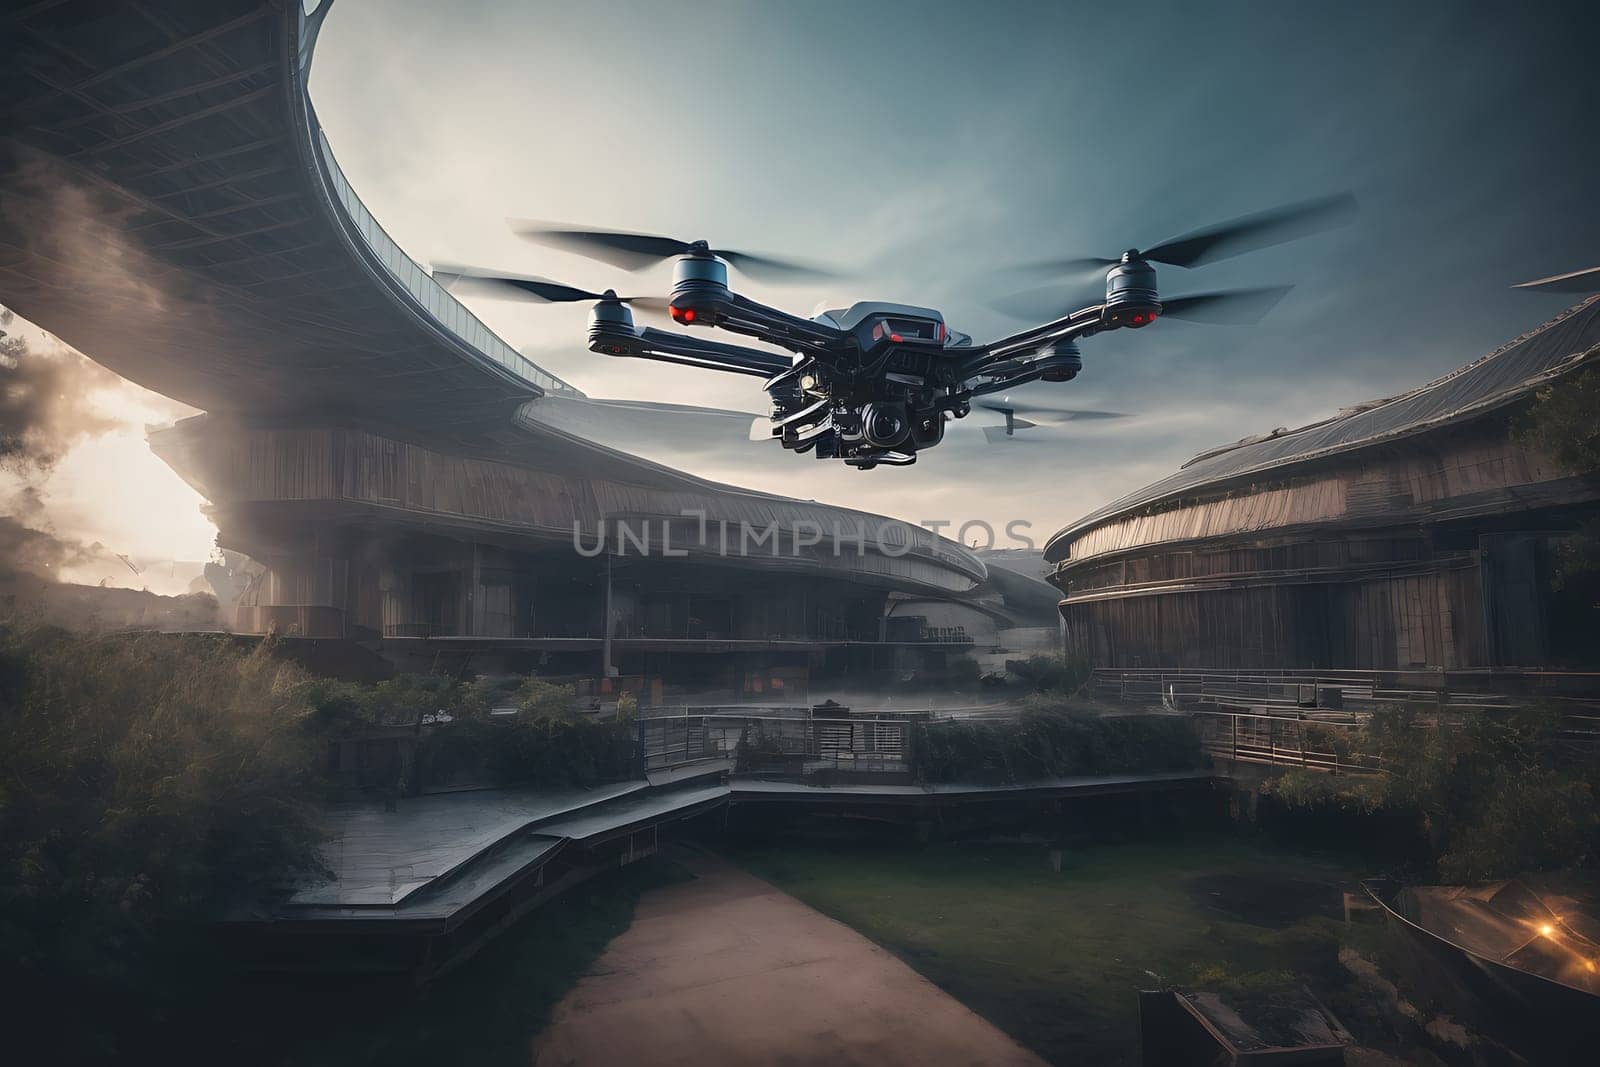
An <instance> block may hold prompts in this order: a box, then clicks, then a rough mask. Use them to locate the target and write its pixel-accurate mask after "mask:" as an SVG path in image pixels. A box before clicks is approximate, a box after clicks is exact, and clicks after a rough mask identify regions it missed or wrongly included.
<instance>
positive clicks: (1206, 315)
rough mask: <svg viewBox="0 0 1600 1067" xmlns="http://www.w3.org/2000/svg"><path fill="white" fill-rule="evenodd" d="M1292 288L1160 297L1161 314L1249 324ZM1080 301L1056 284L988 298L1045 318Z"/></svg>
mask: <svg viewBox="0 0 1600 1067" xmlns="http://www.w3.org/2000/svg"><path fill="white" fill-rule="evenodd" d="M1293 288H1294V286H1292V285H1269V286H1265V287H1264V288H1260V289H1222V290H1219V291H1217V292H1214V293H1195V294H1193V295H1192V296H1174V297H1162V298H1161V316H1162V318H1170V319H1187V320H1189V321H1191V322H1208V323H1212V324H1213V325H1217V326H1253V325H1255V324H1256V323H1257V322H1260V321H1261V317H1262V316H1263V315H1265V314H1266V313H1267V312H1269V311H1271V310H1272V309H1273V308H1274V307H1275V306H1276V305H1277V303H1278V301H1280V300H1282V299H1283V298H1284V297H1285V296H1287V295H1288V293H1289V290H1290V289H1293ZM1084 304H1085V302H1084V301H1082V300H1077V301H1069V302H1065V303H1064V302H1063V300H1062V296H1061V287H1060V286H1058V285H1050V286H1044V287H1042V288H1039V289H1029V290H1028V291H1026V292H1022V293H1014V294H1012V295H1011V296H1007V297H1001V298H1000V299H998V300H994V301H991V302H990V306H991V307H993V308H994V309H995V310H996V311H999V312H1002V313H1004V314H1006V315H1011V316H1013V317H1015V318H1019V319H1047V320H1048V319H1056V318H1060V317H1061V316H1063V315H1068V314H1071V313H1072V312H1074V311H1076V310H1077V309H1078V308H1080V307H1083V306H1084Z"/></svg>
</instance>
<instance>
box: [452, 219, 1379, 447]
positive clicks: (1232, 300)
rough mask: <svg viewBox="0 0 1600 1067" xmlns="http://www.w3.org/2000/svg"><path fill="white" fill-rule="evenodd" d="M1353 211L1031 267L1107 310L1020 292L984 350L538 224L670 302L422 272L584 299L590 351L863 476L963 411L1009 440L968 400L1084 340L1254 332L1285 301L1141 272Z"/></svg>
mask: <svg viewBox="0 0 1600 1067" xmlns="http://www.w3.org/2000/svg"><path fill="white" fill-rule="evenodd" d="M1353 207H1354V200H1353V198H1351V197H1350V196H1348V195H1340V196H1334V197H1327V198H1322V199H1318V200H1311V201H1304V202H1301V203H1297V204H1290V205H1287V206H1285V207H1280V208H1276V209H1274V210H1271V211H1266V212H1261V213H1259V214H1255V215H1248V216H1245V217H1243V218H1238V219H1234V220H1232V221H1231V222H1226V223H1222V224H1220V225H1216V226H1210V227H1206V228H1204V229H1200V230H1195V231H1193V232H1190V233H1187V234H1185V235H1183V236H1181V237H1176V238H1173V239H1172V240H1170V241H1166V242H1163V243H1162V244H1158V245H1155V246H1154V247H1151V248H1146V249H1144V250H1142V251H1141V250H1139V249H1129V250H1128V251H1126V252H1124V253H1122V255H1121V256H1119V257H1117V258H1116V259H1074V260H1057V261H1051V262H1048V263H1039V264H1033V265H1031V266H1030V267H1027V268H1024V269H1026V270H1036V271H1041V270H1042V271H1048V272H1050V273H1052V274H1055V275H1063V274H1068V273H1070V272H1074V271H1081V270H1083V269H1085V268H1094V269H1095V270H1096V271H1099V270H1102V269H1103V270H1104V271H1105V299H1104V301H1103V302H1100V303H1095V304H1092V305H1090V306H1087V307H1082V308H1077V309H1073V308H1072V307H1071V306H1070V305H1067V306H1062V304H1063V297H1062V293H1063V286H1062V284H1061V283H1057V284H1055V285H1052V286H1049V287H1047V288H1045V289H1043V290H1037V291H1034V292H1030V293H1022V294H1018V295H1017V296H1016V297H1015V298H1013V299H1011V300H1010V301H1007V302H1005V303H1004V304H1002V305H1000V309H1001V310H1005V311H1008V312H1010V313H1013V314H1017V315H1019V316H1036V317H1038V318H1043V319H1046V320H1047V321H1044V322H1042V323H1041V324H1040V325H1035V326H1030V327H1028V328H1026V329H1023V330H1019V331H1018V332H1016V333H1012V334H1009V335H1007V336H1005V337H1001V338H999V339H998V340H994V341H989V342H987V343H983V344H975V343H974V342H973V340H972V338H971V337H970V336H968V335H967V334H964V333H960V332H958V331H956V330H953V329H951V328H950V327H949V326H947V325H946V323H945V320H944V316H943V315H942V314H940V312H938V311H936V310H934V309H933V308H925V307H916V306H913V305H909V304H897V303H888V302H884V301H862V302H859V303H855V304H852V305H851V306H850V307H848V308H841V309H837V310H829V311H822V312H820V313H818V314H817V315H816V316H814V317H812V318H809V319H808V318H801V317H799V316H797V315H792V314H790V313H788V312H786V311H782V310H779V309H778V308H774V307H769V306H767V305H766V304H762V303H759V302H758V301H755V300H752V299H750V298H748V297H745V296H742V295H740V294H739V293H737V292H735V291H734V290H733V289H731V288H730V287H729V284H728V269H729V268H730V267H732V268H734V269H736V270H738V271H740V272H742V273H744V274H747V275H750V276H751V277H754V278H758V279H761V278H766V279H775V280H776V279H785V280H786V279H796V278H814V277H819V276H827V272H825V271H822V270H820V269H818V268H816V267H814V266H810V265H808V264H803V263H798V262H792V261H787V260H781V259H775V258H773V257H770V256H764V255H757V254H754V253H751V252H742V251H737V250H734V249H727V248H714V247H712V246H711V245H710V244H709V243H707V242H706V241H680V240H677V239H674V238H670V237H656V236H651V235H647V234H638V233H624V232H620V231H616V230H600V229H580V228H576V227H570V226H562V225H549V224H533V223H523V224H517V225H516V227H515V228H516V229H517V232H519V233H520V234H521V235H522V236H524V237H526V238H529V239H531V240H533V241H536V242H539V243H542V244H545V245H549V246H553V247H556V248H560V249H563V250H566V251H571V252H576V253H579V254H581V255H584V256H587V257H589V258H592V259H596V260H599V261H601V262H604V263H607V264H609V265H611V266H614V267H618V268H622V269H625V270H639V269H642V268H643V267H646V266H649V265H651V264H653V263H657V262H660V261H662V260H666V259H672V260H673V261H674V263H673V284H672V295H671V297H670V298H669V299H667V300H659V299H652V298H649V297H638V296H621V295H618V293H617V291H616V290H615V289H607V290H606V291H605V292H603V293H595V292H590V291H588V290H585V289H579V288H575V287H573V286H570V285H562V284H560V283H558V282H552V281H548V280H546V279H543V278H534V277H526V276H521V277H519V276H510V275H503V274H495V273H490V272H484V271H480V270H477V269H474V268H468V267H438V268H436V269H435V272H434V274H435V277H437V278H439V279H440V280H441V281H442V282H444V283H445V284H447V285H448V284H451V283H452V282H454V281H456V280H458V279H464V278H465V279H472V280H473V281H474V282H476V283H480V284H481V283H488V284H490V285H492V286H494V287H496V288H497V289H500V290H502V291H506V292H515V293H517V294H520V295H525V296H530V297H533V298H535V299H538V300H543V301H552V302H571V301H593V302H594V307H593V308H592V309H591V311H590V313H589V334H588V338H589V348H590V350H591V351H593V352H597V353H600V354H602V355H607V356H619V357H632V358H637V359H651V360H656V361H659V362H663V363H674V364H681V365H684V366H691V367H703V368H709V369H711V370H718V371H726V372H728V373H731V374H745V375H750V376H752V377H757V378H761V379H762V380H763V388H764V389H765V390H766V392H767V394H768V396H769V397H770V398H771V402H772V408H771V416H770V423H769V425H768V426H766V427H764V431H765V434H766V435H768V436H770V437H771V438H773V439H775V440H777V441H778V442H780V443H781V444H782V445H783V447H784V448H786V449H790V450H792V451H794V452H799V453H805V452H809V453H811V454H812V455H814V456H816V457H817V458H819V459H833V460H841V461H843V462H844V463H847V464H849V465H850V466H852V467H857V468H860V469H863V470H870V469H872V468H873V467H876V466H878V465H880V464H882V465H893V466H906V465H909V464H911V463H914V462H916V459H917V454H918V453H919V452H921V451H923V450H925V449H929V448H932V447H934V446H935V445H937V444H939V442H940V441H941V440H943V438H944V431H945V423H946V421H947V420H949V419H960V418H964V417H966V416H967V415H968V414H970V413H971V411H972V409H973V407H974V405H975V404H978V405H979V406H987V407H990V408H991V409H992V410H996V411H1000V412H1001V413H1002V414H1005V415H1006V424H1005V427H1004V433H1005V436H1006V437H1011V436H1012V435H1013V434H1014V433H1015V431H1016V429H1017V428H1018V427H1019V425H1021V426H1022V428H1028V427H1029V426H1032V425H1033V424H1031V423H1026V420H1021V422H1020V423H1019V420H1018V419H1017V418H1016V415H1017V413H1018V411H1019V410H1020V409H1019V408H1018V407H1017V406H1016V405H1015V404H989V403H980V398H982V397H987V396H991V395H992V394H996V393H1002V394H1003V393H1006V392H1008V391H1010V390H1013V389H1016V388H1017V387H1018V386H1021V385H1024V384H1027V383H1029V382H1034V381H1043V382H1068V381H1071V380H1072V379H1073V378H1075V377H1077V375H1078V372H1079V371H1080V370H1082V369H1083V359H1082V356H1081V355H1080V353H1079V351H1078V345H1077V342H1079V341H1081V340H1083V339H1084V338H1087V337H1091V336H1093V335H1095V334H1098V333H1105V332H1107V331H1110V330H1121V329H1134V330H1137V329H1142V328H1144V327H1147V326H1149V325H1151V324H1153V323H1154V322H1155V321H1156V320H1157V319H1158V318H1176V319H1190V320H1194V321H1199V322H1212V323H1232V324H1248V323H1253V322H1255V321H1257V320H1259V319H1260V317H1261V316H1262V315H1264V314H1265V313H1266V312H1267V311H1268V310H1269V309H1270V308H1271V307H1272V306H1273V305H1274V304H1276V303H1277V302H1278V300H1280V299H1282V297H1283V296H1284V294H1285V293H1287V292H1288V287H1287V286H1273V287H1269V288H1261V289H1239V290H1225V291H1219V292H1209V293H1197V294H1193V295H1189V296H1180V297H1176V298H1166V299H1163V298H1162V297H1161V296H1160V294H1159V291H1158V289H1157V286H1156V269H1155V266H1154V264H1157V263H1160V264H1166V265H1170V266H1176V267H1186V268H1187V267H1198V266H1201V265H1203V264H1207V263H1212V262H1216V261H1218V260H1222V259H1227V258H1229V257H1231V256H1235V255H1238V254H1240V253H1243V252H1248V251H1252V250H1254V249H1258V248H1264V247H1267V246H1269V245H1275V244H1279V243H1282V242H1284V241H1288V240H1292V239H1294V238H1297V237H1302V236H1305V235H1307V234H1310V233H1313V232H1316V231H1318V230H1321V229H1326V228H1328V227H1330V226H1332V225H1335V224H1337V223H1338V222H1340V221H1342V220H1343V218H1344V217H1345V216H1346V215H1347V214H1348V213H1349V212H1350V211H1351V209H1352V208H1353ZM630 309H637V310H640V311H643V312H656V313H659V312H661V311H665V312H666V314H667V315H668V316H670V318H671V319H672V321H674V322H676V323H678V324H679V325H681V326H685V327H691V328H693V327H704V328H713V327H714V328H716V329H720V330H724V331H726V332H728V333H734V334H741V335H743V336H745V337H751V338H754V339H756V340H758V341H762V342H765V343H767V344H770V345H774V346H776V347H778V348H782V349H787V350H788V353H789V354H784V353H779V352H771V351H763V350H761V349H756V348H748V347H745V346H742V345H736V344H728V343H725V342H720V341H713V340H709V339H702V338H698V337H693V336H690V335H688V334H687V333H684V332H679V331H670V330H661V329H656V328H654V327H650V326H645V327H640V326H636V325H635V324H634V319H633V312H632V310H630ZM1058 410H1059V409H1058ZM1068 414H1069V415H1079V416H1088V415H1091V414H1095V413H1084V412H1077V413H1072V412H1069V413H1068ZM986 429H994V430H1000V429H1001V428H1000V427H990V428H986ZM989 436H990V439H991V440H996V439H997V438H996V435H994V434H990V435H989Z"/></svg>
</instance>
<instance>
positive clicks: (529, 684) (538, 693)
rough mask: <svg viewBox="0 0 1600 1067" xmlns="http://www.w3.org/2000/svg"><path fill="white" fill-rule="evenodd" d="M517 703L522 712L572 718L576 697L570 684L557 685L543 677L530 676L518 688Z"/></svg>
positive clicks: (532, 714)
mask: <svg viewBox="0 0 1600 1067" xmlns="http://www.w3.org/2000/svg"><path fill="white" fill-rule="evenodd" d="M514 699H515V701H516V705H517V707H518V708H520V709H521V710H522V714H524V715H531V716H534V717H535V718H543V719H570V718H572V715H573V708H572V704H573V701H574V699H576V695H575V692H574V690H573V688H572V686H570V685H556V684H555V683H554V682H547V681H545V680H544V679H543V678H536V677H533V676H531V675H530V676H529V677H528V679H527V680H526V681H524V682H523V683H522V685H521V686H520V687H519V688H518V689H517V692H516V696H515V698H514Z"/></svg>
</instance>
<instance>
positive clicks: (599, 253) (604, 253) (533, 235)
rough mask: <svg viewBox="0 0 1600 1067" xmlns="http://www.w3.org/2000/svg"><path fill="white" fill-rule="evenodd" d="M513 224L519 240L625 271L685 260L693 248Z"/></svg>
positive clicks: (646, 237)
mask: <svg viewBox="0 0 1600 1067" xmlns="http://www.w3.org/2000/svg"><path fill="white" fill-rule="evenodd" d="M510 222H511V229H512V232H513V233H515V234H516V235H517V236H519V237H524V238H526V239H528V240H530V241H533V242H534V243H536V244H542V245H549V246H550V247H551V248H559V249H561V250H562V251H563V252H575V253H577V254H578V255H580V256H586V257H588V258H589V259H597V260H599V261H600V262H602V263H607V264H610V265H611V266H613V267H620V268H621V269H623V270H642V269H643V268H645V267H648V266H650V265H651V264H653V263H658V262H660V261H661V260H663V259H667V258H669V257H671V256H681V255H682V254H683V253H685V252H687V251H689V247H690V246H689V242H687V241H679V240H677V239H676V238H673V237H656V236H654V235H652V234H645V233H625V232H623V231H621V230H602V229H595V228H592V227H578V226H566V225H563V224H561V223H551V222H539V221H537V220H532V219H512V220H510Z"/></svg>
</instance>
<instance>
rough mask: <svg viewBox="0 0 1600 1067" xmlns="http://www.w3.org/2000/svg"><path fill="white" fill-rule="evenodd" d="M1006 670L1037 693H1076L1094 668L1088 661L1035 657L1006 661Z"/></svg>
mask: <svg viewBox="0 0 1600 1067" xmlns="http://www.w3.org/2000/svg"><path fill="white" fill-rule="evenodd" d="M1006 670H1007V671H1009V672H1010V673H1012V674H1014V675H1016V676H1017V677H1018V678H1020V679H1022V681H1023V683H1024V684H1026V685H1027V686H1028V688H1030V689H1032V690H1033V691H1034V692H1035V693H1058V694H1067V695H1070V694H1072V693H1076V692H1077V691H1078V690H1079V689H1081V688H1083V683H1084V682H1086V681H1088V680H1089V675H1090V674H1091V673H1092V672H1093V668H1092V667H1091V666H1090V665H1089V663H1088V661H1087V660H1081V659H1063V658H1062V657H1060V656H1047V655H1033V656H1029V657H1028V658H1027V659H1013V660H1007V661H1006Z"/></svg>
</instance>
